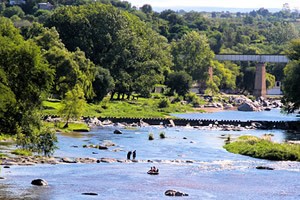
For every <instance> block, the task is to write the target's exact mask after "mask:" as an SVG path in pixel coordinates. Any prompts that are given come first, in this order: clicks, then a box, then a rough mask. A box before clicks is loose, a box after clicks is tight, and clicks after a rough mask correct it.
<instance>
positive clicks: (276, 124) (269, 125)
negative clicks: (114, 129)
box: [98, 117, 300, 131]
mask: <svg viewBox="0 0 300 200" xmlns="http://www.w3.org/2000/svg"><path fill="white" fill-rule="evenodd" d="M98 120H100V121H105V120H110V121H111V122H113V123H128V124H132V123H141V122H145V123H147V124H149V125H164V126H174V125H175V126H187V125H190V126H209V125H210V124H211V125H234V126H241V127H247V126H253V125H255V126H256V127H257V128H259V129H283V130H295V131H299V130H300V121H260V120H258V121H256V120H249V121H240V120H210V119H178V118H176V119H171V118H127V117H126V118H125V117H124V118H123V117H99V118H98Z"/></svg>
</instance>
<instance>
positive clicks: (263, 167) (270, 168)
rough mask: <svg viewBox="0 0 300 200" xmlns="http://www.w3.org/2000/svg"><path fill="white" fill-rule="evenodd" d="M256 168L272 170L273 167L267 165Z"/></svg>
mask: <svg viewBox="0 0 300 200" xmlns="http://www.w3.org/2000/svg"><path fill="white" fill-rule="evenodd" d="M256 169H265V170H274V168H272V167H267V166H257V167H256Z"/></svg>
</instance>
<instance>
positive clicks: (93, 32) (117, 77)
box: [47, 3, 171, 98]
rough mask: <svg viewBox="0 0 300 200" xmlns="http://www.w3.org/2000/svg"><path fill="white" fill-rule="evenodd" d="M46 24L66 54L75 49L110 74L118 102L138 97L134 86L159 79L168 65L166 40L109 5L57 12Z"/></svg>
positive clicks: (69, 8) (129, 15)
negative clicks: (147, 68)
mask: <svg viewBox="0 0 300 200" xmlns="http://www.w3.org/2000/svg"><path fill="white" fill-rule="evenodd" d="M47 24H48V26H55V27H56V28H57V30H58V32H59V33H60V35H61V38H62V41H63V42H64V44H65V45H66V47H67V48H68V49H69V50H70V51H74V50H75V49H76V48H77V47H79V48H80V49H81V50H82V51H84V52H85V54H86V56H87V57H88V58H89V59H91V60H92V61H93V62H94V63H95V64H96V65H98V66H101V67H103V68H105V69H108V70H109V71H110V74H111V76H112V77H113V79H114V82H115V88H114V90H113V91H112V93H113V94H115V93H118V97H119V98H120V97H121V96H122V97H124V95H125V94H126V95H127V96H130V95H131V93H133V92H136V93H139V92H140V91H137V90H138V89H139V88H140V87H136V85H135V84H136V81H137V80H141V78H140V77H141V76H145V75H147V76H152V75H153V73H152V71H155V72H156V74H157V75H159V76H161V77H163V73H164V71H166V69H168V68H169V67H170V65H171V56H170V53H169V51H168V48H167V47H166V46H167V40H165V38H162V37H161V36H159V35H158V34H157V33H156V32H154V31H153V30H151V28H150V27H148V26H147V25H146V24H145V23H143V22H142V21H140V20H139V19H138V18H137V17H136V16H134V15H132V14H130V13H128V12H126V11H120V10H118V9H116V8H114V7H113V6H111V5H104V4H98V3H95V4H88V5H83V6H78V7H75V6H74V7H73V6H69V7H63V8H59V9H57V10H56V11H55V12H54V14H53V15H52V16H51V17H50V19H49V21H48V23H47ZM151 62H152V63H153V62H157V64H155V65H151V66H152V67H154V68H153V69H151V70H150V72H149V73H148V72H147V71H145V70H144V69H143V67H144V66H150V65H148V64H147V63H151ZM155 80H161V79H155ZM151 83H153V84H154V82H151ZM156 83H157V82H156ZM113 96H114V95H112V97H113Z"/></svg>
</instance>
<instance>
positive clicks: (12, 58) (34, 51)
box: [0, 18, 53, 137]
mask: <svg viewBox="0 0 300 200" xmlns="http://www.w3.org/2000/svg"><path fill="white" fill-rule="evenodd" d="M0 27H1V28H0V57H1V59H0V90H1V93H2V94H5V95H7V97H6V99H2V97H1V98H0V111H1V112H0V120H1V123H0V131H1V132H3V133H9V134H16V133H18V131H19V130H18V129H21V130H20V131H21V132H22V133H23V134H25V135H26V136H28V137H30V136H31V135H32V134H34V133H35V132H37V131H38V130H39V128H40V123H39V122H40V120H39V116H38V115H37V110H38V109H39V108H40V105H41V98H42V97H43V96H44V95H46V94H47V92H48V91H49V89H50V87H51V83H52V80H53V70H52V69H50V68H49V67H48V65H47V63H46V61H45V59H44V58H43V57H42V53H41V51H40V49H39V48H38V46H37V45H36V44H35V43H34V42H32V41H25V40H24V39H23V38H22V36H21V35H20V34H19V31H18V30H17V29H16V28H14V27H13V24H12V23H11V22H10V21H9V20H8V19H5V18H0Z"/></svg>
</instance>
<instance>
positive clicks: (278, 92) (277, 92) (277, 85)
mask: <svg viewBox="0 0 300 200" xmlns="http://www.w3.org/2000/svg"><path fill="white" fill-rule="evenodd" d="M267 95H282V91H281V82H280V81H276V82H275V86H274V87H273V88H271V89H268V90H267Z"/></svg>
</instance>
